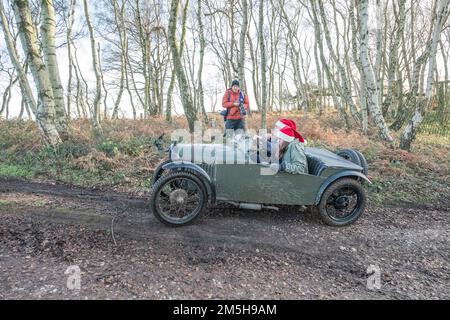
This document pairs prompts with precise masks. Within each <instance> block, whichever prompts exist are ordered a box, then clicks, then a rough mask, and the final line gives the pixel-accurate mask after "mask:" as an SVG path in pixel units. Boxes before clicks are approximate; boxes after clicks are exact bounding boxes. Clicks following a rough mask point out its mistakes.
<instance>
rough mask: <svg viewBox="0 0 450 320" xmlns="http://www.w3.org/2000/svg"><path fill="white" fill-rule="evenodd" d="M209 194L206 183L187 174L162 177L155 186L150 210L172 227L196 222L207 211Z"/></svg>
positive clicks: (172, 174)
mask: <svg viewBox="0 0 450 320" xmlns="http://www.w3.org/2000/svg"><path fill="white" fill-rule="evenodd" d="M207 203H208V193H207V191H206V187H205V185H204V183H203V182H202V181H201V180H200V179H199V178H198V177H196V176H195V175H193V174H191V173H187V172H174V173H169V174H168V175H164V176H162V177H161V178H160V179H158V181H156V183H155V184H154V185H153V188H152V191H151V194H150V208H151V211H152V212H153V214H154V215H155V217H156V218H158V219H159V220H160V221H162V222H163V223H165V224H167V225H170V226H182V225H186V224H188V223H191V222H192V221H194V220H195V219H196V218H197V217H198V216H199V215H200V214H201V213H202V212H203V210H204V209H205V207H206V204H207Z"/></svg>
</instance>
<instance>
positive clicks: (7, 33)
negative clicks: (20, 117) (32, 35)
mask: <svg viewBox="0 0 450 320" xmlns="http://www.w3.org/2000/svg"><path fill="white" fill-rule="evenodd" d="M0 25H1V26H2V28H3V35H4V38H5V43H6V48H7V49H8V53H9V58H10V59H11V62H12V64H13V65H14V68H15V70H16V72H17V74H18V76H19V83H20V89H21V93H22V96H23V97H24V98H25V99H26V101H27V104H28V105H29V106H30V107H31V110H32V111H33V114H34V115H36V112H37V111H36V109H37V107H36V101H35V100H34V96H33V91H32V90H31V86H30V83H29V81H28V78H27V73H26V71H25V70H24V68H23V66H22V63H21V61H20V58H19V53H18V52H17V49H16V44H15V40H14V37H13V35H12V34H11V30H10V29H9V25H8V20H7V18H6V14H5V8H4V7H3V1H0Z"/></svg>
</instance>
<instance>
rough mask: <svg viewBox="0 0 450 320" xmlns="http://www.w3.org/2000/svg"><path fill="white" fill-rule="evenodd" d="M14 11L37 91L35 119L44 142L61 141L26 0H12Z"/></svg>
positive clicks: (45, 73) (53, 105)
mask: <svg viewBox="0 0 450 320" xmlns="http://www.w3.org/2000/svg"><path fill="white" fill-rule="evenodd" d="M14 12H15V17H16V23H17V27H18V31H19V36H20V39H21V42H22V48H23V50H24V54H25V56H27V57H28V61H29V64H30V69H31V72H32V74H33V78H34V82H35V84H36V89H37V92H38V105H37V110H36V121H37V124H38V126H39V128H40V130H41V132H42V136H43V138H44V140H45V142H46V143H48V144H50V145H57V144H59V143H60V142H61V138H60V136H59V133H58V130H57V128H56V125H55V102H54V97H53V88H52V85H51V82H50V77H49V73H48V70H47V67H46V66H45V64H44V61H43V60H42V58H41V55H40V52H39V41H38V38H37V30H36V26H35V25H34V23H33V20H32V18H31V10H30V7H29V4H28V0H14Z"/></svg>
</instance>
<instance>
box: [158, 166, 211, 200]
mask: <svg viewBox="0 0 450 320" xmlns="http://www.w3.org/2000/svg"><path fill="white" fill-rule="evenodd" d="M162 168H163V169H164V170H175V171H176V170H182V171H188V172H190V173H192V174H195V175H196V176H197V177H198V178H200V179H201V180H202V181H203V182H204V183H205V186H206V188H207V190H208V194H209V195H210V200H211V202H215V201H216V188H215V186H214V184H213V183H212V180H211V177H210V176H209V175H208V173H206V171H205V170H203V168H201V167H200V166H198V165H196V164H195V163H192V162H186V161H173V162H169V163H167V164H165V165H163V167H162Z"/></svg>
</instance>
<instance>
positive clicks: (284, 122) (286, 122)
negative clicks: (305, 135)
mask: <svg viewBox="0 0 450 320" xmlns="http://www.w3.org/2000/svg"><path fill="white" fill-rule="evenodd" d="M275 126H276V127H277V128H279V129H282V128H284V127H285V126H288V127H291V128H292V129H294V130H297V125H296V124H295V122H294V121H292V120H289V119H280V120H278V121H277V123H275Z"/></svg>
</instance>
